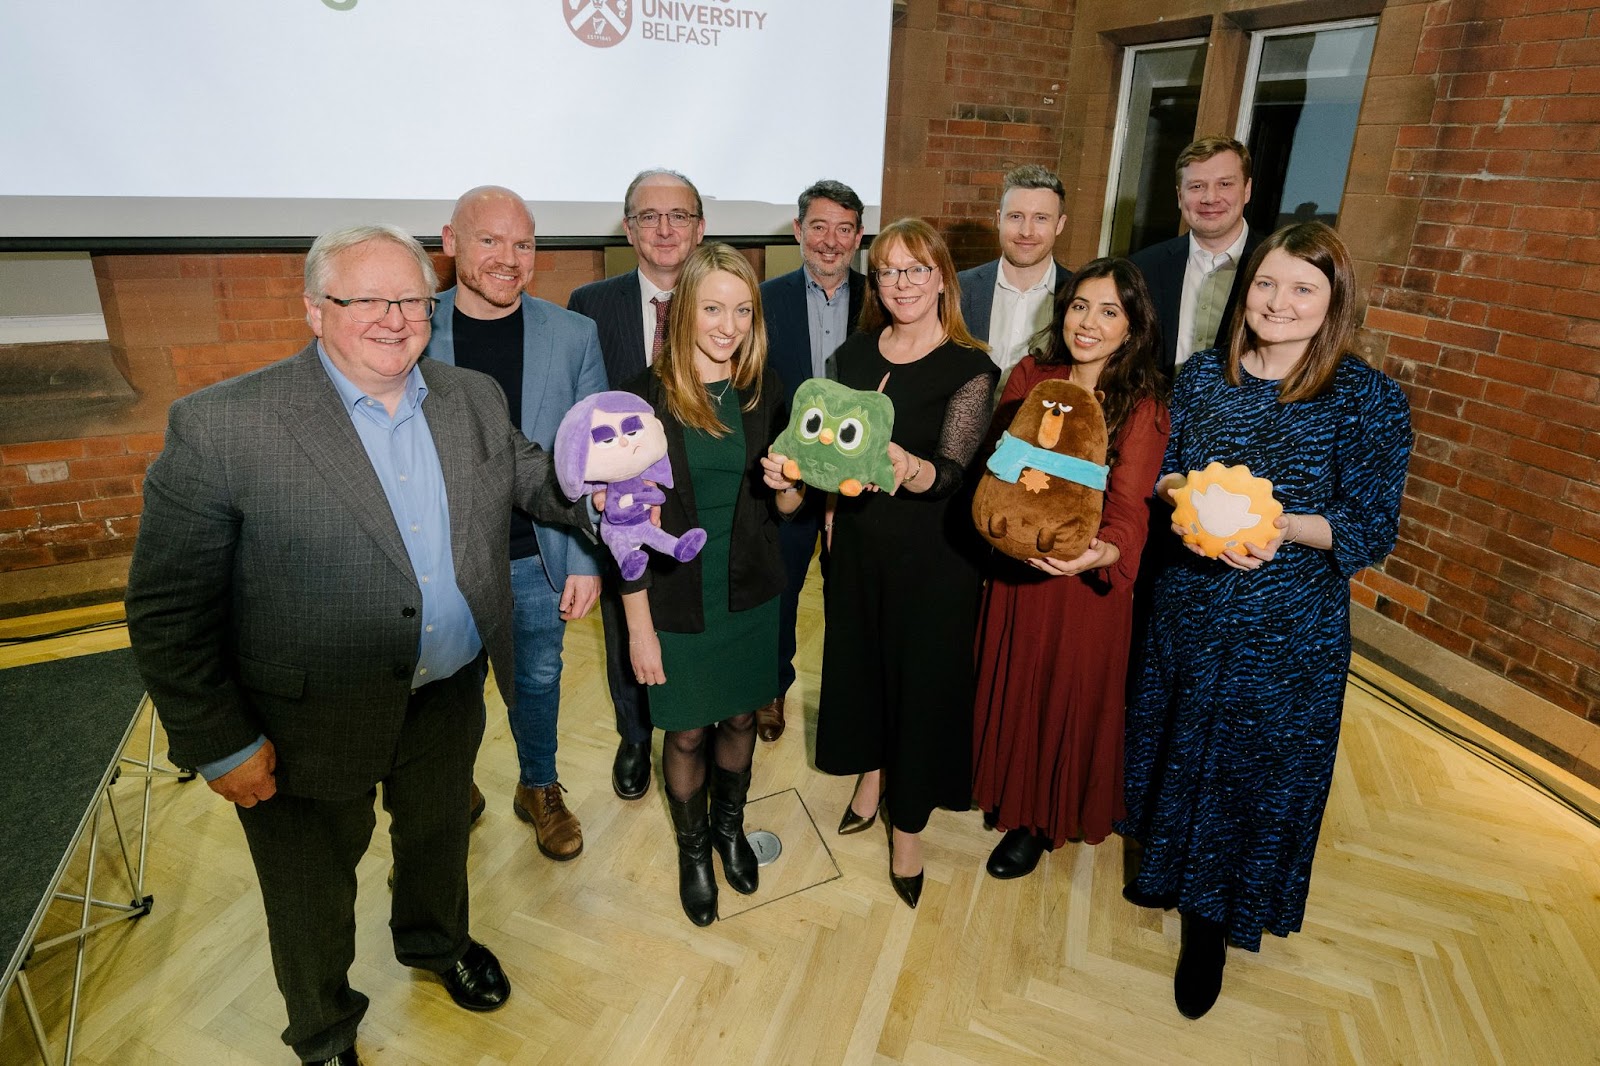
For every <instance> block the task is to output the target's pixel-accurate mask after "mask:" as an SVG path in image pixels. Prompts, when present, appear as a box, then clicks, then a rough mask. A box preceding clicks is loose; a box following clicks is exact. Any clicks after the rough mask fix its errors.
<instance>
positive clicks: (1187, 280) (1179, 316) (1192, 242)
mask: <svg viewBox="0 0 1600 1066" xmlns="http://www.w3.org/2000/svg"><path fill="white" fill-rule="evenodd" d="M1177 179H1178V211H1179V213H1180V214H1181V215H1182V216H1183V221H1184V223H1185V225H1187V226H1188V227H1189V232H1188V233H1187V234H1186V235H1182V236H1178V237H1174V238H1172V239H1171V240H1167V241H1162V242H1161V243H1160V244H1154V245H1151V246H1150V247H1149V248H1145V249H1143V250H1142V251H1139V252H1136V253H1134V255H1133V256H1132V257H1131V258H1132V259H1133V262H1134V265H1136V266H1137V267H1138V268H1139V269H1140V270H1141V271H1142V272H1143V273H1144V280H1145V284H1147V285H1148V286H1149V287H1150V296H1151V298H1152V299H1153V300H1154V301H1155V305H1156V318H1157V320H1158V321H1159V323H1160V325H1161V366H1162V369H1163V370H1165V371H1166V373H1167V374H1168V375H1169V376H1171V375H1174V374H1176V373H1177V371H1178V368H1179V367H1181V366H1182V365H1183V363H1184V361H1185V360H1187V359H1188V358H1189V356H1191V355H1193V354H1194V353H1195V352H1199V351H1204V350H1206V349H1207V348H1212V347H1215V346H1217V345H1219V344H1226V343H1227V342H1228V330H1229V326H1230V324H1231V322H1232V319H1233V308H1234V305H1235V304H1236V303H1237V302H1238V293H1239V286H1240V284H1241V282H1242V281H1243V278H1244V269H1245V264H1246V263H1248V262H1249V259H1250V255H1251V253H1252V252H1254V251H1255V248H1256V245H1258V244H1260V243H1261V235H1260V234H1256V233H1252V232H1251V231H1250V227H1249V225H1248V224H1247V223H1246V222H1245V220H1244V208H1245V205H1246V204H1248V203H1249V202H1250V150H1249V149H1248V148H1246V147H1245V146H1244V145H1242V144H1240V143H1239V142H1238V141H1236V140H1234V139H1233V138H1232V137H1202V138H1200V139H1199V140H1197V141H1195V142H1193V143H1192V144H1190V145H1189V146H1188V147H1187V148H1185V149H1184V150H1183V151H1182V152H1180V153H1179V154H1178V163H1177Z"/></svg>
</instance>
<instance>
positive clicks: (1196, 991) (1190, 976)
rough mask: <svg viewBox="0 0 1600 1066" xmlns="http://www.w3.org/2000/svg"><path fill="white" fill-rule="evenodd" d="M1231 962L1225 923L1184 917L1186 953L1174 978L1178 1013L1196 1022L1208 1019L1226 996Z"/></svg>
mask: <svg viewBox="0 0 1600 1066" xmlns="http://www.w3.org/2000/svg"><path fill="white" fill-rule="evenodd" d="M1227 961H1228V937H1227V933H1226V932H1225V930H1224V929H1223V927H1222V923H1221V922H1213V921H1211V920H1209V919H1206V918H1201V917H1199V916H1198V915H1194V914H1185V915H1184V916H1183V950H1182V951H1181V952H1180V953H1179V955H1178V969H1177V971H1176V972H1175V973H1174V974H1173V975H1172V999H1173V1002H1174V1003H1176V1004H1177V1006H1178V1013H1179V1014H1181V1015H1183V1016H1184V1017H1185V1018H1188V1019H1190V1020H1193V1019H1195V1018H1201V1017H1204V1016H1205V1013H1206V1011H1208V1010H1210V1009H1211V1008H1212V1006H1213V1005H1214V1004H1215V1003H1216V1002H1217V996H1218V995H1220V994H1221V992H1222V967H1223V966H1224V965H1225V964H1226V963H1227Z"/></svg>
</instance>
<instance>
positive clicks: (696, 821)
mask: <svg viewBox="0 0 1600 1066" xmlns="http://www.w3.org/2000/svg"><path fill="white" fill-rule="evenodd" d="M667 810H669V811H671V812H672V830H673V832H674V833H676V834H677V836H678V899H679V900H680V901H681V902H682V903H683V913H684V914H687V915H688V916H689V920H690V921H691V922H693V923H694V924H695V925H710V924H711V923H712V922H714V921H716V920H717V878H716V875H715V874H714V873H712V871H711V824H710V822H709V821H708V820H707V818H706V787H705V786H704V785H701V786H700V788H699V789H698V790H697V791H696V792H695V794H694V795H692V796H690V797H689V798H688V799H686V800H675V799H673V798H672V793H670V792H669V793H667Z"/></svg>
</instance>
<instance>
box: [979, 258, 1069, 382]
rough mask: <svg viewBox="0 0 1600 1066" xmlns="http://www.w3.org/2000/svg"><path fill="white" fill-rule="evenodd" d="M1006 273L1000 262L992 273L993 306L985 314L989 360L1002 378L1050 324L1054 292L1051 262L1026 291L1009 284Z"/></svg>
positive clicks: (1005, 265)
mask: <svg viewBox="0 0 1600 1066" xmlns="http://www.w3.org/2000/svg"><path fill="white" fill-rule="evenodd" d="M1007 269H1008V266H1007V264H1006V261H1005V259H1003V258H1002V259H1001V260H1000V269H999V270H996V271H995V272H994V304H993V306H992V307H991V309H990V311H989V358H990V359H993V360H994V365H995V366H997V367H999V368H1000V372H1001V374H1002V375H1003V374H1004V373H1005V372H1006V371H1008V370H1010V369H1011V368H1012V367H1014V366H1016V365H1017V364H1018V363H1020V362H1021V361H1022V357H1023V356H1025V355H1027V354H1028V341H1030V340H1032V339H1033V336H1034V334H1036V333H1038V332H1039V331H1040V330H1042V329H1044V328H1045V327H1046V326H1048V325H1049V324H1050V312H1051V310H1052V308H1053V305H1052V302H1051V298H1052V297H1053V296H1054V295H1055V291H1056V264H1055V262H1054V260H1052V261H1051V262H1050V263H1049V264H1048V265H1047V266H1046V267H1045V272H1044V276H1043V277H1041V278H1040V279H1039V280H1038V281H1037V282H1036V283H1035V284H1034V285H1033V286H1032V287H1031V288H1029V289H1026V290H1023V289H1019V288H1017V287H1016V286H1015V285H1013V284H1012V283H1011V279H1010V278H1009V277H1007V276H1006V271H1007Z"/></svg>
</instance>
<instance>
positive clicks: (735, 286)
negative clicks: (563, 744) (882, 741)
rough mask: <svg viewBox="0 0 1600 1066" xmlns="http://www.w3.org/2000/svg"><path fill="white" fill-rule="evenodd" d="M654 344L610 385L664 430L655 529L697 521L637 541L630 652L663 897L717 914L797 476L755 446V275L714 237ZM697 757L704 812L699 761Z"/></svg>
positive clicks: (740, 838) (732, 877)
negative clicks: (643, 701)
mask: <svg viewBox="0 0 1600 1066" xmlns="http://www.w3.org/2000/svg"><path fill="white" fill-rule="evenodd" d="M667 332H668V337H667V345H666V347H665V348H663V349H662V352H661V354H660V355H659V356H658V357H657V358H656V360H655V363H654V365H652V367H651V368H650V369H649V370H647V371H646V372H645V373H644V374H643V375H642V376H640V377H639V378H636V379H635V380H634V381H632V382H630V383H628V384H627V385H625V386H624V388H626V389H628V391H630V392H633V393H636V394H637V395H639V396H640V397H642V398H643V399H644V400H645V401H647V402H648V403H649V404H650V406H651V407H652V408H653V409H654V411H655V413H656V416H657V417H658V418H660V419H661V423H662V425H663V426H664V427H665V429H666V436H667V456H668V458H669V459H670V460H671V461H672V471H673V474H672V476H673V484H672V485H671V486H665V485H663V486H662V491H663V493H664V494H665V496H666V499H665V500H664V501H663V503H662V504H661V528H662V529H664V530H666V531H667V532H669V533H673V534H677V535H680V536H681V535H682V534H683V533H684V532H686V531H687V530H689V529H692V528H694V527H696V526H698V527H700V528H702V529H704V530H705V531H706V543H705V547H704V548H702V549H701V550H700V554H699V555H698V556H696V557H695V558H694V559H691V560H689V561H688V562H685V563H680V562H677V561H676V560H674V559H673V558H671V557H670V556H667V555H660V554H655V553H652V554H651V557H650V565H649V566H648V567H647V568H646V570H645V572H644V573H643V574H642V575H640V577H639V579H638V580H636V581H631V582H624V583H623V586H622V592H623V596H622V603H623V609H624V611H625V612H626V615H627V621H628V633H629V636H630V640H629V648H628V651H629V656H630V658H631V660H632V664H633V671H634V674H635V675H636V676H637V677H638V679H639V682H640V683H641V684H645V685H650V686H652V689H651V692H650V718H651V720H652V721H653V723H654V725H655V726H656V728H657V729H661V730H663V731H665V733H666V737H665V741H664V744H663V747H662V755H661V772H662V777H663V778H665V780H666V787H667V807H668V809H669V810H670V811H671V813H672V828H673V830H674V832H675V833H676V834H677V838H678V896H679V898H680V899H681V901H682V902H683V910H684V913H685V914H687V915H688V916H689V920H690V921H692V922H694V924H696V925H709V924H711V922H712V921H714V920H715V919H716V916H717V882H716V878H715V876H714V874H713V873H712V869H711V849H712V848H713V847H715V849H716V851H717V853H718V854H719V855H721V856H722V871H723V874H724V875H725V876H726V877H727V879H728V884H729V885H730V886H731V887H732V888H733V889H734V891H736V892H740V893H744V894H746V895H748V894H749V893H751V892H754V891H755V890H756V885H757V871H756V857H755V853H754V852H753V851H752V850H751V849H750V842H749V841H748V840H746V839H745V835H744V805H745V797H746V795H747V794H748V793H749V789H750V762H751V755H752V753H753V752H754V750H755V740H756V734H755V712H756V708H758V707H762V706H765V705H766V704H767V703H770V702H771V701H772V699H773V698H774V697H775V696H777V694H778V594H779V593H780V592H782V591H783V583H784V573H783V563H782V560H781V559H780V557H779V554H778V527H777V523H778V521H779V520H780V518H781V516H784V515H789V514H792V513H794V511H795V510H796V509H797V508H798V507H799V506H800V502H801V500H802V499H803V493H804V491H805V490H804V486H802V485H799V484H796V483H793V482H790V481H788V480H786V479H785V478H784V477H783V475H782V473H781V470H780V467H779V463H778V462H776V461H774V460H772V459H770V458H767V457H766V451H767V446H768V445H769V444H771V443H772V440H773V438H775V437H776V436H777V435H778V432H779V431H780V430H781V429H782V428H783V421H784V413H783V389H782V387H781V386H780V385H779V384H778V379H777V377H776V375H774V373H773V372H772V371H771V370H770V369H769V368H768V367H767V365H766V363H767V335H766V327H765V325H764V323H763V321H762V317H761V294H760V290H759V287H758V285H757V281H756V276H755V272H754V271H752V270H751V269H750V264H749V263H748V262H747V261H746V260H745V258H744V256H742V255H740V254H739V253H738V252H736V251H734V250H733V249H732V248H730V247H728V246H727V245H725V244H706V245H702V246H701V247H700V248H699V249H698V250H696V251H695V252H694V254H693V255H691V256H690V257H689V260H688V262H687V263H685V264H684V269H683V274H682V276H681V277H680V278H679V280H678V286H677V288H676V289H675V290H674V291H673V299H672V313H671V318H670V319H669V320H668V331H667ZM708 762H709V764H710V777H711V782H710V789H709V792H710V800H709V816H708V809H707V808H708V803H707V792H708V789H707V787H706V768H707V763H708Z"/></svg>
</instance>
